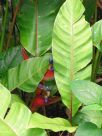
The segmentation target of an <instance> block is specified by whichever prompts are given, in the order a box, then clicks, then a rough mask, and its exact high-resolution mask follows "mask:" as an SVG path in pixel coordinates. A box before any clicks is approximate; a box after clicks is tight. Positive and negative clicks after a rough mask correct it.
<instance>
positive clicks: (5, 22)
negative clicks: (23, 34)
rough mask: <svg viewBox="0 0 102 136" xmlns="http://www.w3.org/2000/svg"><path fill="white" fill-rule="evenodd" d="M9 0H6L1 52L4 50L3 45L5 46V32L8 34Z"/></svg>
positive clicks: (0, 44) (0, 43)
mask: <svg viewBox="0 0 102 136" xmlns="http://www.w3.org/2000/svg"><path fill="white" fill-rule="evenodd" d="M8 6H9V3H8V0H6V9H5V15H4V20H3V30H2V34H1V42H0V52H1V51H2V49H3V45H4V39H5V32H6V24H7V15H8Z"/></svg>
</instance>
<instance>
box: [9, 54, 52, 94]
mask: <svg viewBox="0 0 102 136" xmlns="http://www.w3.org/2000/svg"><path fill="white" fill-rule="evenodd" d="M49 57H50V54H46V55H45V56H42V57H35V58H31V59H28V60H25V61H23V62H22V63H21V64H20V65H19V66H17V67H15V68H12V69H10V70H9V71H8V75H7V88H8V89H9V90H14V89H15V88H20V89H22V90H23V91H26V92H33V91H34V90H35V89H36V88H37V86H38V84H39V82H40V81H41V80H42V78H43V76H44V74H45V73H46V71H47V68H48V66H49Z"/></svg>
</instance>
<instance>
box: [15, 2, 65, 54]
mask: <svg viewBox="0 0 102 136" xmlns="http://www.w3.org/2000/svg"><path fill="white" fill-rule="evenodd" d="M63 2H64V0H53V1H52V0H48V1H46V0H41V1H39V0H36V1H33V0H32V1H31V0H25V1H24V3H23V4H22V7H21V9H20V12H19V14H18V17H17V24H18V27H19V30H20V41H21V43H22V45H23V46H24V48H25V49H26V50H27V51H28V52H30V53H31V54H32V55H37V56H39V55H42V54H44V53H45V52H46V51H47V50H48V49H50V48H51V40H52V28H53V24H54V20H55V17H56V14H57V12H58V10H59V8H60V6H61V5H62V3H63Z"/></svg>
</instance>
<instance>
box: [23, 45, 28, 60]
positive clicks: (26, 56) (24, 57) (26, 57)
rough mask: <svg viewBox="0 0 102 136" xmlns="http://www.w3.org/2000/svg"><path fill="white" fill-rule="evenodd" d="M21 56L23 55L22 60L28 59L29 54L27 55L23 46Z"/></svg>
mask: <svg viewBox="0 0 102 136" xmlns="http://www.w3.org/2000/svg"><path fill="white" fill-rule="evenodd" d="M22 56H23V59H24V60H27V59H29V56H28V55H27V52H26V50H25V49H24V48H22Z"/></svg>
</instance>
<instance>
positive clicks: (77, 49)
mask: <svg viewBox="0 0 102 136" xmlns="http://www.w3.org/2000/svg"><path fill="white" fill-rule="evenodd" d="M84 10H85V9H84V7H83V5H82V3H81V1H80V0H67V1H66V2H65V3H64V4H63V6H62V7H61V9H60V11H59V13H58V15H57V17H56V20H55V24H54V29H53V41H52V50H53V58H54V69H55V79H56V83H57V86H58V89H59V92H60V94H61V96H62V100H63V102H64V104H65V105H66V106H67V107H68V108H71V107H73V114H74V113H75V112H76V111H77V109H78V107H79V102H78V100H77V99H76V98H75V97H74V96H73V95H72V93H71V89H70V87H69V85H70V81H71V80H73V79H88V78H89V77H90V75H91V65H89V66H88V64H89V63H90V61H91V58H92V39H91V28H90V26H89V24H88V23H87V22H86V21H85V17H84V16H83V13H84ZM74 107H76V108H74Z"/></svg>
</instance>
